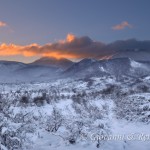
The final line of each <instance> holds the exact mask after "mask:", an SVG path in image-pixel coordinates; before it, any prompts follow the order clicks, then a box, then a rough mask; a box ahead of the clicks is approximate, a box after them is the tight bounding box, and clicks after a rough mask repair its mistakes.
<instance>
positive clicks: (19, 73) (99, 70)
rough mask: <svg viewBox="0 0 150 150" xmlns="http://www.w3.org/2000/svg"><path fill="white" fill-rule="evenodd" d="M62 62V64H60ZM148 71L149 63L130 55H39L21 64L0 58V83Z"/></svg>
mask: <svg viewBox="0 0 150 150" xmlns="http://www.w3.org/2000/svg"><path fill="white" fill-rule="evenodd" d="M61 63H62V64H61ZM149 74H150V62H148V61H147V62H143V61H134V60H132V59H130V58H114V59H109V60H96V59H92V58H85V59H83V60H81V61H79V62H76V63H75V62H74V63H73V62H71V61H70V60H67V59H60V60H57V59H53V58H47V57H45V58H41V59H39V60H37V61H35V62H33V63H30V64H24V63H20V62H12V61H0V82H26V81H47V80H50V79H56V78H68V77H69V78H74V77H75V78H84V77H101V76H115V77H116V78H117V79H121V78H122V77H124V76H130V77H134V78H136V77H142V76H147V75H149Z"/></svg>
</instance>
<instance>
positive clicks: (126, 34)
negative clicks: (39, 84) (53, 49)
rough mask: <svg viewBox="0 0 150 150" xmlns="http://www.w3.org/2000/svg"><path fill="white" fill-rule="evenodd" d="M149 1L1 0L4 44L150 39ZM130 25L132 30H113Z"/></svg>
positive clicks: (0, 15) (2, 38)
mask: <svg viewBox="0 0 150 150" xmlns="http://www.w3.org/2000/svg"><path fill="white" fill-rule="evenodd" d="M149 6H150V1H149V0H60V1H58V0H0V21H2V22H5V23H7V25H8V26H7V27H5V28H4V27H3V28H0V42H1V43H3V42H5V43H15V44H23V45H24V44H30V43H34V42H35V43H39V44H45V43H49V42H54V41H57V40H60V39H64V38H65V37H66V35H67V34H68V33H73V34H75V35H76V36H83V35H87V36H89V37H90V38H91V39H93V40H98V41H103V42H106V43H107V42H112V41H115V40H118V39H129V38H137V39H139V40H145V39H150V34H149V27H150V9H149ZM123 21H127V22H128V23H129V24H130V25H132V28H128V27H126V28H125V29H123V30H113V29H112V27H113V26H115V25H117V24H121V23H122V22H123Z"/></svg>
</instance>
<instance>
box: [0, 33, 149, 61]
mask: <svg viewBox="0 0 150 150" xmlns="http://www.w3.org/2000/svg"><path fill="white" fill-rule="evenodd" d="M124 51H146V52H148V53H150V41H137V40H136V39H129V40H125V41H121V40H120V41H116V42H113V43H110V44H106V43H103V42H100V41H93V40H92V39H90V38H89V37H87V36H83V37H76V36H75V35H73V34H68V35H67V37H66V39H65V40H60V41H58V42H56V43H50V44H45V45H38V44H30V45H25V46H21V45H15V44H1V45H0V56H13V55H23V56H26V57H32V56H50V57H55V58H62V57H65V58H68V59H82V58H86V57H90V58H99V59H107V58H110V57H112V56H113V55H116V54H118V53H121V52H124Z"/></svg>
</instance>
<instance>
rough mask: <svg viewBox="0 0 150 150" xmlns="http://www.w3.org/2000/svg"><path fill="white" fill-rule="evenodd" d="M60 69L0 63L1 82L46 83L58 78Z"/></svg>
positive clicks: (17, 63) (16, 63) (10, 62)
mask: <svg viewBox="0 0 150 150" xmlns="http://www.w3.org/2000/svg"><path fill="white" fill-rule="evenodd" d="M60 71H61V70H60V69H59V68H56V67H51V66H40V65H33V64H24V63H20V62H14V61H0V82H2V83H6V82H8V83H12V82H30V81H45V80H48V79H52V78H55V77H57V76H58V74H59V73H60Z"/></svg>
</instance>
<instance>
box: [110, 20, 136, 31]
mask: <svg viewBox="0 0 150 150" xmlns="http://www.w3.org/2000/svg"><path fill="white" fill-rule="evenodd" d="M126 27H128V28H132V27H133V26H132V25H131V24H129V23H128V22H127V21H124V22H122V23H121V24H118V25H115V26H113V27H112V29H113V30H123V29H125V28H126Z"/></svg>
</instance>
